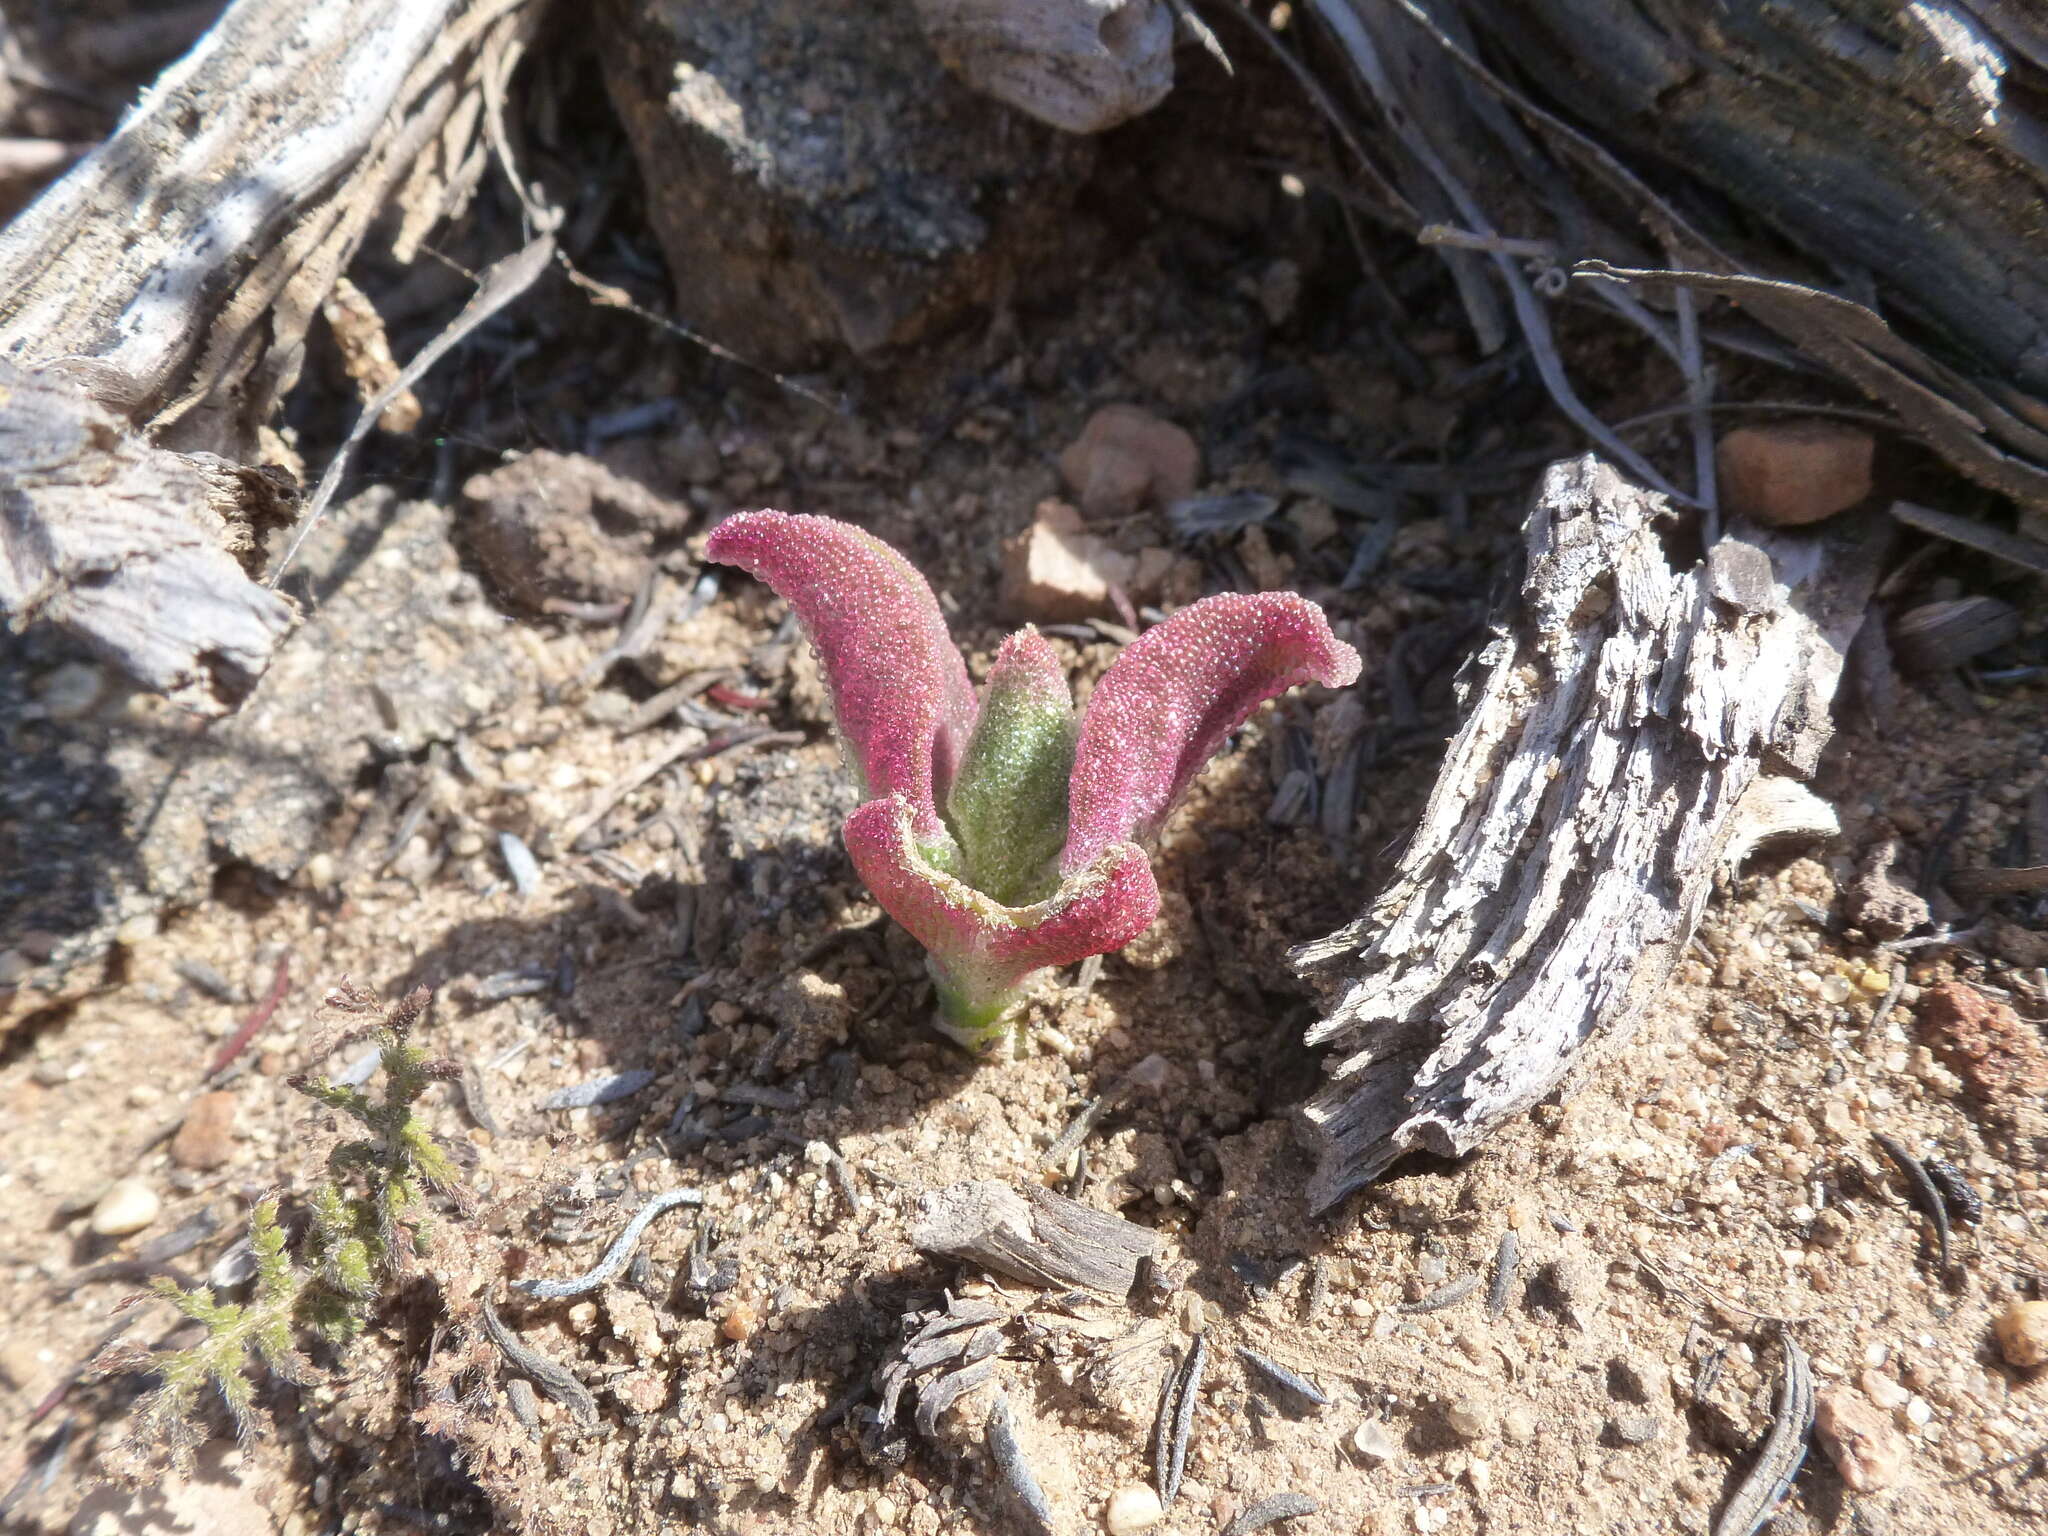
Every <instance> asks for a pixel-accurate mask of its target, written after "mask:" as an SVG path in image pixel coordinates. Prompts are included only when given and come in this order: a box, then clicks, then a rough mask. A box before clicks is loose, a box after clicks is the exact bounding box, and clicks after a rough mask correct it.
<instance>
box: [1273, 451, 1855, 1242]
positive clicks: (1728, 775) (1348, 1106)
mask: <svg viewBox="0 0 2048 1536" xmlns="http://www.w3.org/2000/svg"><path fill="white" fill-rule="evenodd" d="M1670 518H1671V509H1670V508H1669V506H1668V505H1667V503H1666V502H1665V500H1664V498H1662V497H1660V496H1656V495H1653V494H1651V493H1649V492H1646V491H1643V490H1641V489H1639V488H1638V487H1636V486H1634V485H1631V484H1630V483H1629V482H1627V481H1626V480H1624V479H1623V478H1622V477H1621V476H1620V475H1619V474H1618V473H1616V472H1615V471H1614V470H1613V469H1611V468H1610V467H1609V466H1607V465H1606V464H1604V463H1602V462H1601V461H1600V460H1598V459H1596V458H1593V457H1591V456H1587V457H1585V458H1581V459H1577V460H1573V461H1571V462H1568V463H1563V464H1558V465H1554V466H1552V468H1551V470H1550V471H1549V473H1548V474H1547V476H1546V477H1545V479H1544V482H1543V486H1542V489H1541V491H1540V492H1539V494H1538V495H1537V497H1536V500H1535V504H1534V506H1533V507H1532V508H1531V510H1530V513H1529V518H1528V522H1527V525H1526V530H1525V533H1526V541H1527V569H1526V573H1525V575H1524V576H1523V579H1522V581H1521V584H1520V590H1519V592H1518V593H1517V594H1516V595H1515V596H1514V598H1513V599H1512V601H1511V602H1510V603H1509V605H1508V607H1507V608H1506V610H1505V611H1504V612H1502V613H1500V614H1499V615H1497V616H1496V620H1495V625H1494V636H1493V639H1492V640H1491V641H1490V642H1489V643H1488V644H1487V645H1486V646H1485V647H1484V648H1483V650H1482V651H1481V652H1480V655H1479V658H1478V665H1479V667H1480V668H1481V669H1482V671H1481V674H1480V676H1479V677H1478V678H1477V679H1476V681H1475V682H1474V683H1473V684H1472V685H1471V696H1470V702H1469V712H1468V714H1467V717H1466V720H1465V723H1464V725H1463V726H1462V728H1461V729H1460V730H1459V733H1458V735H1457V737H1456V738H1455V739H1454V740H1453V742H1452V743H1451V748H1450V751H1449V754H1448V756H1447V757H1446V759H1445V762H1444V766H1443V768H1442V771H1441V772H1440V774H1439V776H1438V778H1437V782H1436V786H1435V788H1434V790H1433V791H1432V792H1431V795H1430V798H1429V803H1428V806H1427V808H1426V810H1425V811H1424V813H1423V817H1422V822H1421V825H1420V826H1419V827H1418V828H1417V830H1416V832H1415V834H1414V837H1413V839H1412V840H1411V842H1410V844H1409V846H1408V848H1407V850H1406V852H1405V853H1403V855H1402V857H1401V860H1400V862H1399V866H1398V868H1397V870H1396V872H1395V875H1394V878H1393V880H1392V881H1391V882H1390V883H1389V884H1388V886H1387V888H1386V889H1385V891H1384V892H1383V893H1382V894H1381V895H1380V896H1379V897H1378V899H1377V900H1375V901H1374V902H1373V903H1372V905H1371V906H1370V907H1369V908H1368V909H1367V910H1366V911H1365V912H1364V913H1363V914H1362V915H1361V916H1360V917H1359V918H1358V919H1357V920H1356V921H1355V922H1353V923H1351V924H1350V925H1349V926H1348V927H1346V928H1344V929H1342V930H1340V931H1339V932H1337V933H1334V934H1331V935H1330V936H1329V937H1328V938H1325V939H1323V940H1320V941H1318V942H1316V943H1313V944H1309V945H1305V946H1303V947H1302V948H1301V949H1300V950H1298V951H1297V952H1296V954H1295V960H1296V963H1297V965H1298V966H1299V967H1300V968H1301V969H1302V970H1303V971H1304V972H1305V973H1307V974H1310V975H1313V976H1319V977H1322V978H1326V979H1328V980H1329V981H1331V982H1332V983H1334V989H1335V999H1334V1003H1333V1005H1332V1006H1331V1008H1330V1010H1329V1012H1328V1014H1327V1015H1326V1017H1325V1018H1324V1019H1323V1020H1322V1021H1321V1022H1319V1023H1318V1024H1316V1025H1315V1026H1314V1027H1313V1028H1311V1030H1310V1031H1309V1036H1308V1038H1309V1042H1310V1043H1311V1044H1315V1045H1325V1046H1329V1047H1331V1050H1332V1057H1331V1060H1330V1062H1329V1064H1328V1067H1327V1070H1328V1073H1329V1076H1330V1082H1329V1084H1328V1085H1327V1086H1326V1087H1325V1088H1324V1089H1323V1090H1322V1091H1321V1092H1320V1093H1319V1094H1318V1095H1317V1096H1316V1097H1315V1098H1314V1099H1313V1100H1312V1101H1311V1102H1310V1103H1309V1104H1308V1106H1307V1107H1306V1109H1305V1110H1304V1117H1305V1122H1306V1126H1307V1129H1308V1131H1309V1133H1310V1135H1311V1137H1312V1138H1313V1140H1314V1141H1315V1142H1316V1143H1317V1145H1318V1146H1319V1148H1320V1152H1321V1160H1320V1164H1319V1166H1318V1168H1317V1170H1316V1173H1315V1176H1314V1178H1313V1180H1312V1181H1311V1184H1310V1187H1309V1199H1310V1203H1311V1204H1312V1205H1313V1206H1314V1207H1316V1208H1317V1209H1319V1210H1320V1209H1323V1208H1326V1207H1328V1206H1330V1205H1332V1204H1334V1203H1335V1202H1336V1201H1338V1200H1340V1199H1342V1198H1343V1196H1344V1195H1346V1194H1347V1193H1349V1192H1350V1191H1351V1190H1353V1189H1356V1188H1358V1187H1360V1186H1361V1185H1363V1184H1365V1183H1368V1182H1370V1181H1371V1180H1372V1179H1374V1178H1376V1177H1378V1176H1379V1174H1380V1173H1381V1172H1383V1171H1384V1170H1385V1169H1386V1168H1387V1166H1388V1165H1389V1164H1391V1163H1392V1162H1393V1161H1394V1159H1396V1158H1397V1157H1399V1156H1401V1155H1402V1154H1403V1153H1404V1152H1407V1151H1409V1150H1411V1149H1417V1148H1420V1149H1425V1150H1428V1151H1432V1152H1436V1153H1439V1154H1442V1155H1444V1156H1457V1155H1460V1154H1463V1153H1465V1152H1468V1151H1470V1150H1471V1149H1472V1148H1473V1147H1475V1146H1477V1145H1478V1144H1479V1142H1480V1141H1482V1140H1483V1139H1484V1138H1485V1137H1486V1135H1487V1134H1488V1133H1489V1132H1491V1131H1492V1130H1494V1129H1495V1128H1496V1127H1498V1126H1499V1125H1500V1124H1501V1123H1502V1122H1504V1121H1505V1120H1506V1119H1508V1118H1509V1117H1510V1116H1512V1115H1515V1114H1518V1113H1520V1112H1522V1111H1524V1110H1526V1109H1528V1108H1530V1107H1531V1106H1532V1105H1534V1104H1536V1103H1537V1102H1538V1101H1540V1100H1541V1099H1543V1098H1544V1097H1545V1096H1547V1095H1548V1094H1550V1093H1552V1092H1553V1091H1555V1090H1556V1089H1557V1088H1558V1087H1559V1086H1560V1085H1562V1084H1566V1083H1567V1082H1568V1081H1569V1080H1570V1079H1571V1078H1573V1077H1574V1076H1576V1075H1577V1074H1578V1073H1581V1072H1583V1071H1584V1070H1585V1069H1586V1068H1587V1067H1588V1066H1589V1065H1590V1064H1592V1063H1593V1062H1595V1061H1597V1060H1598V1059H1599V1056H1600V1054H1601V1053H1600V1052H1599V1051H1597V1050H1592V1049H1589V1048H1592V1047H1596V1046H1597V1047H1604V1046H1607V1045H1609V1044H1611V1043H1612V1042H1613V1041H1614V1040H1615V1039H1617V1038H1619V1037H1621V1035H1622V1034H1623V1033H1624V1032H1625V1030H1626V1029H1627V1028H1628V1027H1629V1026H1630V1025H1631V1024H1632V1023H1633V1022H1634V1021H1635V1020H1636V1019H1638V1018H1639V1017H1640V1016H1641V1014H1642V1013H1643V1011H1644V1010H1645V1009H1646V1008H1648V1007H1649V1006H1650V1004H1651V1002H1652V1001H1653V999H1654V998H1655V996H1656V994H1657V992H1658V989H1659V988H1660V987H1661V986H1662V985H1663V983H1664V981H1665V979H1666V978H1667V977H1668V976H1669V975H1670V972H1671V968H1672V966H1673V965H1674V964H1675V963H1676V961H1677V959H1678V957H1679V955H1680V954H1681V953H1682V952H1683V950H1684V948H1685V946H1686V944H1687V942H1688V941H1689V940H1690V939H1691V937H1692V933H1693V928H1694V926H1695V924H1696V923H1697V922H1698V919H1699V915H1700V910H1701V908H1702V907H1703V905H1704V904H1705V902H1706V899H1707V897H1708V895H1709V893H1710V892H1711V891H1712V890H1713V888H1714V885H1715V882H1716V879H1717V878H1718V877H1720V876H1721V875H1722V874H1723V873H1724V872H1725V871H1726V870H1727V869H1728V868H1729V867H1730V865H1731V863H1732V862H1733V861H1734V860H1736V859H1738V858H1739V857H1740V856H1741V855H1742V854H1744V853H1746V852H1747V851H1748V849H1749V848H1751V847H1753V846H1754V845H1755V844H1756V842H1758V841H1760V840H1762V839H1763V838H1764V837H1767V836H1770V835H1773V834H1775V833H1779V832H1787V831H1797V830H1801V829H1806V830H1819V829H1822V828H1824V827H1825V826H1826V824H1827V812H1826V808H1825V807H1824V806H1818V803H1817V802H1815V801H1814V800H1813V799H1812V797H1811V796H1810V795H1801V794H1799V793H1798V792H1797V791H1796V789H1795V790H1794V791H1793V792H1792V793H1790V794H1788V793H1787V792H1786V787H1785V785H1784V779H1785V778H1787V777H1789V778H1792V779H1803V778H1805V777H1807V776H1809V775H1810V774H1811V773H1812V772H1813V770H1814V768H1815V766H1816V764H1817V762H1818V759H1819V755H1820V751H1821V749H1822V747H1823V746H1825V744H1826V742H1827V740H1828V737H1829V734H1830V731H1831V719H1830V700H1831V698H1832V695H1833V692H1834V687H1835V683H1836V681H1837V679H1838V678H1839V676H1840V673H1841V670H1842V663H1843V658H1844V655H1845V653H1846V651H1847V649H1848V646H1849V642H1850V640H1851V638H1852V637H1853V635H1854V634H1855V631H1856V629H1857V627H1858V626H1859V625H1860V623H1861V622H1862V618H1863V614H1864V609H1865V605H1866V603H1867V602H1868V599H1869V596H1870V592H1871V590H1872V588H1873V586H1874V584H1875V581H1876V576H1877V572H1878V566H1879V562H1880V560H1881V558H1882V554H1883V550H1884V547H1885V541H1884V539H1883V537H1882V535H1881V528H1882V524H1881V523H1878V522H1874V521H1866V520H1863V519H1853V518H1852V519H1838V520H1837V521H1836V522H1834V523H1830V524H1824V525H1821V527H1820V529H1819V530H1818V531H1806V530H1801V531H1797V532H1787V531H1771V532H1763V531H1758V530H1750V529H1742V528H1737V529H1735V530H1732V531H1731V532H1729V533H1728V534H1727V535H1725V536H1724V537H1723V538H1722V539H1720V541H1719V542H1718V543H1716V544H1715V545H1714V546H1713V547H1712V548H1711V550H1709V552H1708V553H1707V555H1706V557H1705V558H1704V559H1702V560H1698V561H1695V562H1692V563H1690V564H1675V563H1674V562H1673V560H1672V558H1671V556H1670V554H1669V553H1668V552H1667V550H1666V549H1665V547H1664V544H1663V542H1662V539H1661V538H1660V533H1659V530H1660V527H1661V525H1663V524H1665V523H1667V522H1668V521H1669V520H1670Z"/></svg>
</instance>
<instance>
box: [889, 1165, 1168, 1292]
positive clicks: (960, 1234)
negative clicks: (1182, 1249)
mask: <svg viewBox="0 0 2048 1536" xmlns="http://www.w3.org/2000/svg"><path fill="white" fill-rule="evenodd" d="M910 1240H911V1241H912V1242H913V1243H915V1244H917V1246H918V1247H920V1248H922V1249H923V1250H924V1251H925V1252H927V1253H938V1254H944V1255H946V1256H947V1257H948V1258H955V1259H965V1260H967V1261H968V1262H969V1263H972V1264H979V1265H981V1266H982V1267H983V1268H984V1269H992V1270H994V1271H995V1272H996V1273H997V1274H999V1275H1007V1276H1009V1277H1010V1278H1011V1279H1013V1280H1023V1281H1026V1282H1028V1283H1030V1284H1032V1285H1052V1286H1074V1285H1085V1286H1087V1287H1088V1288H1089V1289H1090V1290H1096V1291H1102V1292H1104V1293H1106V1294H1108V1295H1111V1296H1125V1295H1128V1294H1129V1293H1130V1289H1131V1285H1132V1283H1133V1282H1134V1281H1135V1280H1136V1279H1137V1274H1138V1261H1139V1260H1140V1259H1142V1258H1145V1257H1147V1256H1148V1255H1151V1254H1154V1253H1156V1252H1158V1251H1159V1235H1158V1234H1157V1233H1155V1232H1153V1231H1151V1230H1150V1229H1149V1228H1146V1227H1141V1226H1138V1225H1137V1224H1135V1223H1134V1222H1128V1221H1125V1220H1124V1219H1123V1218H1122V1217H1121V1216H1113V1215H1111V1214H1110V1213H1109V1212H1107V1211H1098V1210H1096V1209H1095V1208H1094V1207H1093V1206H1087V1205H1083V1204H1081V1202H1080V1201H1078V1200H1069V1199H1068V1198H1067V1197H1066V1196H1064V1195H1056V1194H1054V1193H1053V1192H1052V1191H1051V1190H1049V1189H1041V1188H1039V1187H1038V1186H1037V1185H1033V1184H1026V1185H1024V1186H1023V1187H1022V1188H1020V1189H1012V1188H1011V1187H1010V1186H1009V1185H1007V1184H999V1183H997V1182H996V1181H995V1180H994V1179H970V1180H967V1181H965V1182H963V1183H959V1184H948V1185H947V1186H946V1187H945V1188H943V1189H935V1190H931V1191H928V1192H927V1193H926V1194H925V1195H924V1196H923V1198H922V1200H921V1201H920V1202H919V1210H918V1220H917V1225H916V1227H915V1228H914V1229H913V1230H912V1231H911V1234H910Z"/></svg>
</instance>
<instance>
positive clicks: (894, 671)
mask: <svg viewBox="0 0 2048 1536" xmlns="http://www.w3.org/2000/svg"><path fill="white" fill-rule="evenodd" d="M704 553H705V555H706V557H707V558H709V559H712V560H716V561H718V562H720V563H721V564H725V565H736V566H738V567H740V568H741V569H742V570H744V571H747V572H748V573H750V574H752V575H754V576H757V577H759V578H760V579H761V580H762V581H764V582H766V583H767V584H768V585H769V586H771V587H773V588H774V589H775V591H776V592H777V593H778V594H779V595H780V596H781V597H782V599H783V601H784V602H786V603H788V604H789V606H790V607H791V608H792V609H794V610H795V612H796V616H797V619H798V621H799V622H800V623H802V625H803V627H804V633H805V634H806V635H807V636H809V638H810V642H811V644H812V645H814V646H816V647H817V650H818V655H819V657H820V659H821V661H822V663H823V665H824V669H825V681H826V684H827V686H828V687H829V688H830V689H831V691H832V709H833V713H834V714H835V716H836V717H837V719H838V724H839V734H840V736H841V738H842V739H843V740H844V741H845V743H846V748H847V753H848V755H849V757H851V759H852V761H853V765H854V768H855V770H856V771H857V772H858V773H859V774H860V778H861V786H862V792H863V793H864V794H866V795H870V796H877V797H880V796H887V795H902V796H903V797H904V798H905V799H907V800H908V801H909V802H910V804H911V806H912V807H913V808H914V810H915V812H916V818H917V831H918V836H919V838H920V839H921V840H922V841H924V842H926V843H942V842H944V841H945V840H946V833H945V828H944V825H943V823H941V821H940V820H939V812H938V807H939V804H940V802H941V801H943V799H944V798H945V795H946V792H947V790H948V789H949V788H950V787H951V785H952V782H953V775H954V773H955V772H956V771H957V770H958V768H959V765H960V759H961V756H962V754H963V753H965V751H966V750H967V741H968V737H969V735H970V733H971V732H972V731H973V729H974V719H975V702H974V686H973V684H972V683H970V682H969V681H968V677H967V666H966V663H964V662H963V661H962V660H961V659H960V652H959V650H958V649H957V648H956V647H955V646H954V644H953V638H952V636H951V635H950V634H948V633H947V631H946V620H945V616H944V615H943V614H941V613H940V612H939V604H938V600H937V599H936V598H935V597H933V596H932V589H931V587H930V585H929V584H928V583H927V582H926V581H925V579H924V577H922V576H920V575H919V574H918V573H917V571H916V569H915V568H913V567H912V565H911V564H910V562H909V561H908V560H905V559H904V558H903V556H901V555H899V554H898V553H896V551H895V550H893V549H891V548H890V547H889V546H888V545H886V544H884V543H883V542H882V541H881V540H880V539H878V538H876V537H875V536H874V535H873V534H870V533H866V532H864V531H862V530H861V529H859V528H856V527H854V526H853V525H852V524H850V523H842V522H839V521H837V520H836V519H833V518H829V517H803V516H794V515H792V514H789V513H786V512H741V513H737V514H735V515H734V516H732V517H728V518H727V519H726V520H725V521H724V522H722V523H720V524H719V525H718V527H717V528H716V529H715V530H714V531H713V532H712V535H711V537H710V539H709V540H707V541H706V543H705V546H704Z"/></svg>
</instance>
